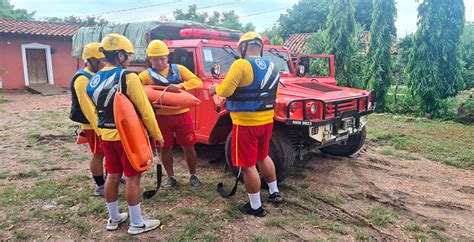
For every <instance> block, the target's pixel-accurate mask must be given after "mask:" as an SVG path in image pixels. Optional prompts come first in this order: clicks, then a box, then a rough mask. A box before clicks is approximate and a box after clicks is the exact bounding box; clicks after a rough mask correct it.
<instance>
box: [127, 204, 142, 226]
mask: <svg viewBox="0 0 474 242" xmlns="http://www.w3.org/2000/svg"><path fill="white" fill-rule="evenodd" d="M128 211H129V212H130V223H131V224H132V225H135V226H140V225H142V224H143V222H144V221H143V217H142V207H141V205H140V203H139V204H137V205H135V206H130V205H129V206H128Z"/></svg>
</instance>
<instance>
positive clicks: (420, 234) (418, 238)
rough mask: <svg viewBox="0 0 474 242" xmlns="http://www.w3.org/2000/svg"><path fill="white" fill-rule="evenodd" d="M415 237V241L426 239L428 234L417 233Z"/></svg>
mask: <svg viewBox="0 0 474 242" xmlns="http://www.w3.org/2000/svg"><path fill="white" fill-rule="evenodd" d="M415 239H416V240H417V241H428V235H427V234H425V233H417V234H416V235H415Z"/></svg>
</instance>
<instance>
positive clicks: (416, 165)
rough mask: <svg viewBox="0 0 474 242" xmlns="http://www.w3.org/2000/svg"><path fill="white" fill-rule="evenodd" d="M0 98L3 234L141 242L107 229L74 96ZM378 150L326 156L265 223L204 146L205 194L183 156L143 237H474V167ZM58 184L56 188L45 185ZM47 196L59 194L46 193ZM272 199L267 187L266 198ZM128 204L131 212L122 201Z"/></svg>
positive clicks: (316, 158) (148, 205)
mask: <svg viewBox="0 0 474 242" xmlns="http://www.w3.org/2000/svg"><path fill="white" fill-rule="evenodd" d="M0 97H1V98H2V99H7V100H10V101H9V102H3V103H0V117H1V118H0V141H1V142H0V156H1V161H2V163H1V165H0V169H1V170H0V171H1V173H0V174H3V179H0V194H3V195H2V197H1V199H3V200H0V205H2V206H1V208H0V212H1V215H0V220H1V221H0V238H2V239H12V238H38V239H74V238H83V239H111V238H113V239H126V238H130V237H129V236H128V235H127V234H126V230H127V226H126V225H124V226H121V228H120V229H119V230H118V231H115V232H108V231H106V230H105V224H106V219H107V211H106V209H105V203H104V202H103V201H102V200H101V199H99V198H96V197H92V190H93V186H94V185H93V181H92V179H90V178H89V179H88V177H90V173H89V171H88V163H87V159H88V154H87V149H86V147H84V146H79V145H75V144H74V136H73V133H74V129H75V127H76V125H75V124H74V123H72V122H71V121H69V120H68V118H67V115H68V109H69V105H70V100H69V95H60V96H40V95H32V94H28V93H24V92H13V93H7V94H5V93H4V94H0ZM369 125H370V121H369ZM369 137H370V129H369ZM376 147H377V140H368V141H367V144H366V145H365V148H364V149H363V150H362V151H361V152H360V153H359V154H358V155H356V156H355V157H351V158H340V157H333V156H327V155H324V154H321V153H319V152H315V153H314V155H313V158H312V159H311V160H310V161H308V162H304V163H297V164H296V166H297V167H296V168H295V171H294V172H293V174H292V176H290V177H289V178H287V179H286V180H285V182H284V183H283V184H282V185H281V192H282V194H283V196H284V199H285V202H284V203H283V204H282V205H280V206H278V207H274V206H272V205H270V204H268V203H264V206H265V207H266V208H268V211H269V214H268V215H267V216H266V217H265V218H258V219H256V218H254V217H248V216H242V215H241V214H239V213H238V211H237V208H236V205H237V204H238V202H243V201H245V200H246V196H245V193H244V192H243V190H242V186H241V185H240V188H239V191H238V194H237V195H236V196H235V197H233V198H232V199H223V198H220V197H219V196H218V194H217V192H216V191H215V187H216V184H217V182H219V181H221V180H222V179H226V180H225V181H226V183H228V184H230V183H231V182H232V178H230V177H229V176H225V175H223V171H224V163H223V162H222V161H219V160H222V159H221V157H222V152H223V146H221V145H218V146H205V145H198V146H197V152H198V156H199V163H198V173H199V175H200V177H201V179H202V181H203V183H204V186H203V187H202V188H200V190H196V189H193V188H190V187H189V185H188V182H187V180H186V167H185V163H184V162H183V161H182V155H181V153H180V152H179V149H176V150H175V151H176V156H175V162H176V169H177V173H178V176H179V177H178V178H179V182H180V186H179V187H178V189H177V190H176V191H171V192H164V191H160V192H159V193H158V194H157V195H156V196H155V197H154V198H153V199H151V200H146V201H142V205H143V209H144V213H145V214H146V215H147V216H148V217H160V219H162V221H163V223H164V226H163V227H162V228H161V229H160V230H155V231H152V232H149V233H146V234H143V235H140V236H136V237H133V238H141V239H147V238H160V239H180V240H182V239H211V240H214V239H227V238H232V239H237V240H241V239H246V240H247V239H256V240H280V239H290V240H316V239H325V240H328V239H329V240H341V239H343V240H366V239H371V240H372V239H375V240H381V239H397V240H399V239H400V240H402V239H409V238H411V239H415V238H416V239H421V240H424V239H430V238H434V239H439V240H445V239H449V240H458V239H461V240H473V239H474V219H473V218H474V207H473V206H474V172H473V171H472V170H464V169H458V168H455V167H450V166H447V165H444V164H441V163H440V162H435V161H431V160H427V159H424V158H419V159H416V160H405V159H394V158H393V157H390V156H385V155H382V154H380V153H378V152H376V150H377V148H376ZM460 149H462V147H460ZM216 159H217V162H216V161H214V160H216ZM210 161H214V162H210ZM153 178H154V176H153V172H147V173H146V174H145V175H144V178H143V183H142V184H143V187H144V188H142V189H144V190H145V189H150V188H152V187H153V184H154V183H153V180H154V179H153ZM43 181H47V182H46V183H49V184H45V182H43ZM51 184H54V185H56V186H55V187H47V186H46V185H51ZM63 186H65V189H63V190H61V188H63ZM43 188H45V190H41V189H43ZM56 188H57V189H58V190H56ZM22 191H30V192H29V193H28V194H24V193H22ZM35 191H42V192H40V193H39V194H38V193H37V192H35ZM48 192H52V194H51V196H49V195H48V196H46V195H45V194H46V193H48ZM54 192H56V193H54ZM30 193H31V194H30ZM78 194H83V195H80V196H79V195H78ZM266 196H267V192H266V191H262V198H263V199H264V201H265V198H266ZM2 201H3V202H2ZM51 201H53V203H52V206H47V205H48V204H49V203H51ZM61 201H66V202H61ZM120 203H121V208H122V209H126V207H125V205H124V201H123V197H122V198H121V200H120ZM91 207H93V208H92V209H90V208H91ZM380 210H382V213H383V214H385V215H386V216H388V217H390V216H391V217H392V218H393V219H392V220H390V222H388V223H387V224H386V225H384V224H382V225H381V223H379V222H374V219H375V220H376V219H377V218H378V219H382V220H383V219H385V218H386V216H385V215H382V216H379V215H377V211H380ZM81 211H85V212H81ZM387 211H389V212H387ZM387 214H388V215H387ZM53 215H54V216H53ZM19 216H22V217H26V218H19ZM61 216H62V217H61ZM68 216H70V217H68ZM384 216H385V217H384ZM388 219H390V218H388Z"/></svg>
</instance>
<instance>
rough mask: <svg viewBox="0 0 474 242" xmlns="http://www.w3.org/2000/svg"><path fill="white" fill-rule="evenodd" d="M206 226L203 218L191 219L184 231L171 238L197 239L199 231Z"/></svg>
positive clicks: (181, 239)
mask: <svg viewBox="0 0 474 242" xmlns="http://www.w3.org/2000/svg"><path fill="white" fill-rule="evenodd" d="M205 227H206V222H204V221H203V220H201V219H198V220H194V221H191V222H189V223H187V224H186V225H185V226H184V229H183V231H181V232H180V233H178V234H177V235H176V236H174V238H172V239H171V240H174V241H189V240H196V239H197V237H198V235H199V232H201V230H202V229H204V228H205Z"/></svg>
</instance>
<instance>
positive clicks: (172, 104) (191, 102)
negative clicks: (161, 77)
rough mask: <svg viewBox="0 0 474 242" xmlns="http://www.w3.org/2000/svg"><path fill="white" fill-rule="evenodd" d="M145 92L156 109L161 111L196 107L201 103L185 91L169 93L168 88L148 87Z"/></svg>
mask: <svg viewBox="0 0 474 242" xmlns="http://www.w3.org/2000/svg"><path fill="white" fill-rule="evenodd" d="M145 92H146V95H147V97H148V100H150V102H151V105H152V106H153V107H154V108H161V109H182V108H190V107H194V106H196V105H198V104H200V103H201V101H200V100H199V99H198V98H197V97H195V96H193V95H192V94H191V93H188V92H186V91H183V90H178V91H173V92H172V91H169V90H167V89H166V87H162V86H155V85H146V86H145Z"/></svg>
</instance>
